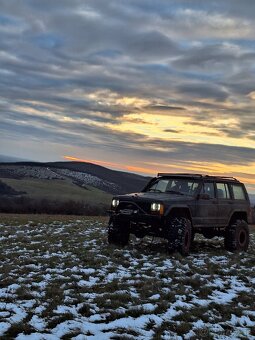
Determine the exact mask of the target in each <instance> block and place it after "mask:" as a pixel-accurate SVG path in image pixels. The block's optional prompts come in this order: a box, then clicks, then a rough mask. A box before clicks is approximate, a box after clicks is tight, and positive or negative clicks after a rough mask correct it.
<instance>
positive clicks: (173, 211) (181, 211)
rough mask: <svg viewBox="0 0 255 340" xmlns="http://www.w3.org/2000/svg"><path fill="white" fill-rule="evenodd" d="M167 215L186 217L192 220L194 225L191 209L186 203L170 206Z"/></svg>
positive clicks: (170, 216)
mask: <svg viewBox="0 0 255 340" xmlns="http://www.w3.org/2000/svg"><path fill="white" fill-rule="evenodd" d="M166 217H167V218H175V217H184V218H187V219H188V220H190V222H191V225H193V224H192V216H191V212H190V209H189V207H188V206H186V205H182V206H172V207H170V209H169V210H168V211H167V213H166Z"/></svg>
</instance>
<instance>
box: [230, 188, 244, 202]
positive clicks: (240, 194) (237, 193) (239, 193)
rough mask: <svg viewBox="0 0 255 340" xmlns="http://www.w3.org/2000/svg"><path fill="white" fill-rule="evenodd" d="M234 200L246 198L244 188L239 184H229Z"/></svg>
mask: <svg viewBox="0 0 255 340" xmlns="http://www.w3.org/2000/svg"><path fill="white" fill-rule="evenodd" d="M231 186H232V191H233V195H234V199H235V200H246V197H245V192H244V189H243V187H242V186H241V185H236V184H231Z"/></svg>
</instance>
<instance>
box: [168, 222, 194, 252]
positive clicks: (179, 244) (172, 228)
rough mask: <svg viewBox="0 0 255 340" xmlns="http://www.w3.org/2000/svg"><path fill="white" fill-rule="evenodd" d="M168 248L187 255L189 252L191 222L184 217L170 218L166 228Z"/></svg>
mask: <svg viewBox="0 0 255 340" xmlns="http://www.w3.org/2000/svg"><path fill="white" fill-rule="evenodd" d="M167 239H168V250H169V251H176V250H177V251H179V252H180V253H181V254H182V255H184V256H187V255H188V254H189V252H190V246H191V239H192V228H191V222H190V220H189V219H187V218H185V217H176V218H173V219H171V220H170V223H169V229H168V235H167Z"/></svg>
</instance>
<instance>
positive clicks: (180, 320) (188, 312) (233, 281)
mask: <svg viewBox="0 0 255 340" xmlns="http://www.w3.org/2000/svg"><path fill="white" fill-rule="evenodd" d="M106 226H107V218H104V217H89V218H88V217H84V216H83V217H80V216H78V217H77V216H48V215H0V339H9V338H10V339H11V338H15V337H17V336H18V335H20V334H22V333H24V334H26V335H29V334H33V333H37V334H38V336H39V334H40V335H41V337H43V336H46V335H53V336H55V337H57V338H62V339H69V338H72V337H75V336H78V335H80V334H83V335H84V336H87V337H88V338H89V336H90V335H92V334H93V335H94V336H95V337H96V338H98V339H100V337H104V338H112V339H114V338H115V339H136V338H138V337H140V338H142V339H162V338H166V339H171V338H176V337H177V336H182V337H183V336H184V335H185V334H186V335H187V336H188V334H189V337H190V338H191V339H213V338H215V337H223V336H227V337H229V338H249V339H252V336H255V313H254V294H255V289H254V286H255V273H254V258H255V233H254V231H255V228H254V227H252V228H251V231H252V233H251V246H250V248H249V251H248V252H247V253H241V254H236V253H234V254H232V253H229V252H226V251H225V250H224V248H223V242H222V240H219V239H212V240H205V239H204V238H203V237H199V236H198V237H196V240H195V244H194V247H193V250H192V252H191V255H190V256H189V257H186V258H184V257H182V256H180V255H179V254H172V255H169V254H168V253H167V252H166V249H165V242H164V241H163V240H156V241H155V243H151V239H150V238H145V239H144V240H143V242H140V241H137V240H136V239H135V238H134V237H131V242H130V244H129V245H128V246H127V247H125V248H118V247H114V246H109V245H108V243H107V230H106ZM215 324H217V325H218V326H217V327H215Z"/></svg>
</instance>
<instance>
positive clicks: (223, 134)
mask: <svg viewBox="0 0 255 340" xmlns="http://www.w3.org/2000/svg"><path fill="white" fill-rule="evenodd" d="M254 17H255V1H254V0H242V1H241V0H225V1H221V0H218V1H217V0H216V1H204V0H194V1H191V0H186V1H184V0H168V1H166V0H159V1H152V0H130V1H111V0H108V1H105V0H91V1H90V0H87V1H84V0H69V1H67V0H62V1H51V0H40V1H38V0H23V1H18V0H17V1H15V0H12V1H10V0H0V37H1V39H0V112H1V114H0V153H1V154H4V155H9V156H18V157H22V158H25V159H31V160H39V161H50V160H52V161H53V160H64V159H65V158H64V157H66V159H83V160H88V161H92V162H96V163H98V164H102V165H105V166H108V167H112V168H115V169H122V170H129V171H134V172H140V173H144V174H145V173H146V174H155V173H156V172H157V171H169V172H173V171H185V172H197V173H214V174H224V175H235V176H237V177H238V178H240V179H242V180H244V181H245V182H246V183H247V184H248V187H249V190H250V191H253V192H255V21H254Z"/></svg>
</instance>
